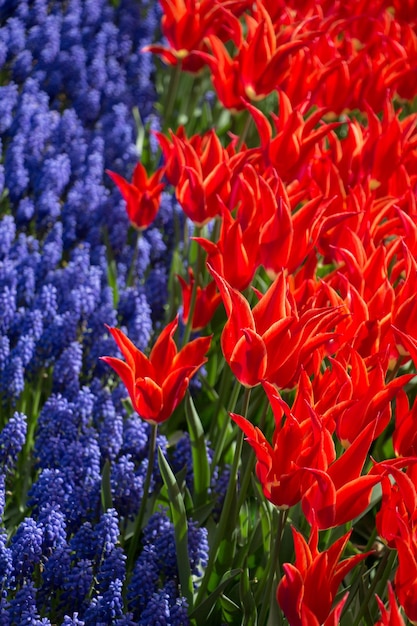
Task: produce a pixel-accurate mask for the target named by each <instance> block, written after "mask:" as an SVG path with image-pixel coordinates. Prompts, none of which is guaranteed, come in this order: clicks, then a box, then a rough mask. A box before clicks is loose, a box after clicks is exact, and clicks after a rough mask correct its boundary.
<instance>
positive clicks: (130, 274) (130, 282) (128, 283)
mask: <svg viewBox="0 0 417 626" xmlns="http://www.w3.org/2000/svg"><path fill="white" fill-rule="evenodd" d="M141 234H142V232H141V231H140V230H137V229H135V244H134V246H135V247H134V249H133V257H132V262H131V264H130V267H129V272H128V274H127V278H126V287H131V286H132V285H133V280H134V273H135V267H136V261H137V259H138V253H139V241H140V236H141Z"/></svg>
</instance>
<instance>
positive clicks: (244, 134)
mask: <svg viewBox="0 0 417 626" xmlns="http://www.w3.org/2000/svg"><path fill="white" fill-rule="evenodd" d="M245 114H246V119H245V124H244V126H243V129H242V132H241V133H239V141H238V143H237V146H236V152H239V150H240V149H241V147H242V146H243V144H244V143H245V139H246V137H247V135H248V133H249V129H250V127H251V125H252V116H251V115H250V114H249V111H245Z"/></svg>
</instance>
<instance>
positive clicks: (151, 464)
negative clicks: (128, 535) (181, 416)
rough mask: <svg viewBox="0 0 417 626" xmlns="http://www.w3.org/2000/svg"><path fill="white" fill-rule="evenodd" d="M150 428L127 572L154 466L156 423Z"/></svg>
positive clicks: (137, 539)
mask: <svg viewBox="0 0 417 626" xmlns="http://www.w3.org/2000/svg"><path fill="white" fill-rule="evenodd" d="M150 429H151V430H150V433H149V453H148V467H147V470H146V476H145V482H144V485H143V495H142V501H141V503H140V508H139V512H138V514H137V516H136V520H135V529H134V532H133V537H132V539H131V540H130V546H129V554H128V559H127V571H128V572H129V571H130V570H131V569H132V568H133V563H134V560H135V555H136V553H137V547H138V543H139V539H140V536H141V534H142V523H143V518H144V516H145V511H146V505H147V503H148V495H149V487H150V485H151V478H152V472H153V467H154V462H155V452H156V436H157V433H158V424H150Z"/></svg>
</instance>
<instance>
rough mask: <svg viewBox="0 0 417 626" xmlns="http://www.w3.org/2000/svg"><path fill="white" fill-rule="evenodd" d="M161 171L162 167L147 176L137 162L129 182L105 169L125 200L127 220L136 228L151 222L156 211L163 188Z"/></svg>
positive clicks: (144, 226)
mask: <svg viewBox="0 0 417 626" xmlns="http://www.w3.org/2000/svg"><path fill="white" fill-rule="evenodd" d="M163 173H164V170H163V168H160V169H159V170H157V171H156V172H155V173H154V174H152V175H151V176H150V177H148V175H147V173H146V170H145V168H144V166H143V165H142V163H138V164H137V165H136V167H135V169H134V171H133V178H132V182H131V183H129V182H128V181H127V180H126V179H125V178H123V176H120V174H117V173H116V172H111V171H110V170H107V174H108V175H109V176H110V178H111V179H112V180H113V181H114V182H115V183H116V185H117V186H118V188H119V190H120V193H121V194H122V196H123V198H124V199H125V201H126V211H127V215H128V218H129V220H130V221H131V223H132V225H133V226H134V227H135V228H137V229H138V230H143V229H145V228H147V227H148V226H149V225H150V224H152V222H153V221H154V219H155V217H156V214H157V213H158V209H159V203H160V196H161V191H162V189H163V188H164V183H161V182H160V181H161V178H162V176H163Z"/></svg>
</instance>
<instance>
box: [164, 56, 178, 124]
mask: <svg viewBox="0 0 417 626" xmlns="http://www.w3.org/2000/svg"><path fill="white" fill-rule="evenodd" d="M181 72H182V62H181V61H178V63H177V65H176V66H175V67H174V69H173V70H171V76H170V80H169V85H168V90H167V93H166V98H165V101H164V110H163V112H162V113H163V118H164V126H163V132H164V133H166V131H167V130H168V129H169V128H170V126H171V124H170V120H171V115H172V112H173V110H174V105H175V100H176V97H177V91H178V85H179V82H180V77H181Z"/></svg>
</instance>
